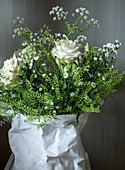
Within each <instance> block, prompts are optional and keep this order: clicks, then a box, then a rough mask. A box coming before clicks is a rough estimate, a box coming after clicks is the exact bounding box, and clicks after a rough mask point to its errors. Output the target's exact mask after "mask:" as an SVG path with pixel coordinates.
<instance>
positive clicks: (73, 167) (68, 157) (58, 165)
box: [9, 113, 88, 170]
mask: <svg viewBox="0 0 125 170" xmlns="http://www.w3.org/2000/svg"><path fill="white" fill-rule="evenodd" d="M87 118H88V113H84V114H81V115H80V118H79V125H78V126H77V127H76V116H75V115H59V116H57V120H55V119H53V120H52V121H51V122H49V123H48V124H47V125H46V126H45V127H44V128H42V129H38V128H37V124H38V122H37V121H36V122H33V123H25V122H24V120H25V117H24V116H23V115H17V116H15V117H14V118H13V121H14V122H13V123H12V128H11V129H10V131H9V143H10V147H11V150H12V152H13V154H14V156H15V160H14V163H13V166H12V168H11V170H86V168H85V150H84V148H83V146H82V143H81V139H80V132H81V130H82V129H83V127H84V125H85V124H86V121H87Z"/></svg>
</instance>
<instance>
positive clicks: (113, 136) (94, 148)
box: [0, 0, 125, 170]
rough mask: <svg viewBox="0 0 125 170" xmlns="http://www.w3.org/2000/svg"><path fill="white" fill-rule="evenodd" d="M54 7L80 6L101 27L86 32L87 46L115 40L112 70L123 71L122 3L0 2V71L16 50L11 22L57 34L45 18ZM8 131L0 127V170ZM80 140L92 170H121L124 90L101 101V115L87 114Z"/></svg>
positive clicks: (124, 155)
mask: <svg viewBox="0 0 125 170" xmlns="http://www.w3.org/2000/svg"><path fill="white" fill-rule="evenodd" d="M56 5H60V6H63V7H64V8H65V9H66V10H68V11H69V12H70V11H73V10H74V8H77V7H80V6H82V7H86V8H87V9H88V10H89V11H90V16H91V17H93V18H96V19H98V20H99V23H100V26H101V27H100V29H99V30H98V29H95V28H94V29H90V30H89V31H87V32H86V35H87V36H88V41H89V43H90V45H91V46H93V45H94V46H99V47H101V46H102V45H103V44H106V43H107V42H114V40H115V39H119V40H120V41H121V43H122V47H121V49H120V50H119V53H118V57H119V58H120V62H119V63H118V64H117V65H116V68H118V69H119V70H120V71H122V70H125V1H124V0H0V67H2V65H3V62H4V60H6V59H7V58H9V57H10V56H12V54H13V51H14V50H17V49H18V46H19V42H20V41H19V40H17V39H12V32H13V29H14V27H15V26H14V24H13V23H12V20H13V19H14V18H16V17H17V16H20V17H24V18H25V22H26V27H29V28H30V29H31V30H33V31H36V30H38V29H39V28H40V27H42V26H43V24H47V25H49V26H50V27H51V29H52V30H53V32H60V31H61V27H60V25H59V24H58V23H54V22H53V21H52V18H51V17H49V15H48V11H49V10H50V9H51V7H52V6H56ZM124 84H125V83H124ZM9 127H10V125H9V124H6V125H5V126H3V127H0V170H3V169H4V168H3V167H4V165H5V164H6V161H7V160H8V158H9V155H10V150H9V144H8V140H7V131H8V129H9ZM81 137H82V141H83V145H84V147H85V150H86V151H87V152H88V154H89V158H90V163H91V168H92V170H125V86H124V87H121V88H120V90H119V91H118V93H117V94H116V95H114V96H113V97H109V98H108V99H107V100H106V101H105V103H104V104H103V106H102V108H101V113H99V114H96V113H92V114H90V116H89V120H88V123H87V125H86V126H85V129H84V130H83V132H82V134H81Z"/></svg>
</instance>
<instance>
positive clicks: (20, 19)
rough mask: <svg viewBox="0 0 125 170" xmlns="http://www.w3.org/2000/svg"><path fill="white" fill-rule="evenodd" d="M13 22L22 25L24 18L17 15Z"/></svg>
mask: <svg viewBox="0 0 125 170" xmlns="http://www.w3.org/2000/svg"><path fill="white" fill-rule="evenodd" d="M13 23H14V24H16V23H17V24H20V25H23V24H24V18H20V17H19V16H18V17H17V18H16V19H14V20H13Z"/></svg>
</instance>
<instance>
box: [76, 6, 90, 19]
mask: <svg viewBox="0 0 125 170" xmlns="http://www.w3.org/2000/svg"><path fill="white" fill-rule="evenodd" d="M75 12H76V13H79V14H80V16H83V15H84V17H85V19H87V15H89V11H88V10H86V8H82V7H80V8H77V9H76V10H75Z"/></svg>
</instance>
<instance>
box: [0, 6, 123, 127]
mask: <svg viewBox="0 0 125 170" xmlns="http://www.w3.org/2000/svg"><path fill="white" fill-rule="evenodd" d="M49 14H50V15H53V21H56V22H60V24H61V26H62V28H63V33H55V34H54V35H52V33H51V29H50V28H49V27H48V26H46V25H44V26H43V28H41V29H40V30H39V31H37V32H32V31H31V30H30V29H29V28H25V27H24V18H20V17H17V18H16V19H15V20H14V23H16V24H17V26H18V27H17V28H16V29H14V35H13V38H15V37H16V36H17V37H19V38H22V43H21V45H20V47H19V49H18V51H15V52H14V54H13V56H12V57H11V58H10V59H7V60H6V61H4V65H3V67H2V68H1V69H0V114H1V115H2V116H5V117H4V119H3V120H2V121H1V122H0V123H1V125H2V124H3V123H5V121H8V120H10V119H12V118H13V117H14V116H15V115H18V114H23V115H25V116H26V120H25V121H31V122H32V121H34V120H38V121H39V127H42V126H44V125H45V124H46V123H47V122H48V121H51V119H52V118H54V119H56V115H67V114H75V115H76V120H77V123H78V118H79V116H80V114H82V113H84V112H90V113H91V112H97V113H98V112H100V109H99V108H100V103H101V102H103V101H104V100H105V99H106V97H107V96H109V95H110V94H112V93H114V92H115V91H116V89H115V86H116V85H117V84H118V83H120V81H121V80H122V79H123V78H124V72H122V73H118V70H117V69H115V68H114V64H115V63H116V62H117V61H118V59H117V58H116V54H117V50H118V49H119V48H120V46H121V43H120V42H119V41H118V40H116V41H115V42H114V43H108V44H106V45H103V47H102V48H99V47H96V46H94V47H90V45H89V43H88V42H86V41H87V37H86V36H85V35H84V32H85V31H86V30H87V29H89V28H90V27H98V28H99V23H98V20H95V19H94V18H91V19H89V11H88V10H86V8H82V7H80V8H77V9H75V11H74V12H73V13H72V14H71V17H72V18H73V19H72V20H73V23H70V22H69V21H68V18H69V13H68V12H67V11H64V10H63V8H62V7H59V6H56V7H53V8H52V10H51V11H50V12H49ZM85 42H86V43H85ZM41 116H42V117H43V121H42V122H41V119H40V118H41Z"/></svg>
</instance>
